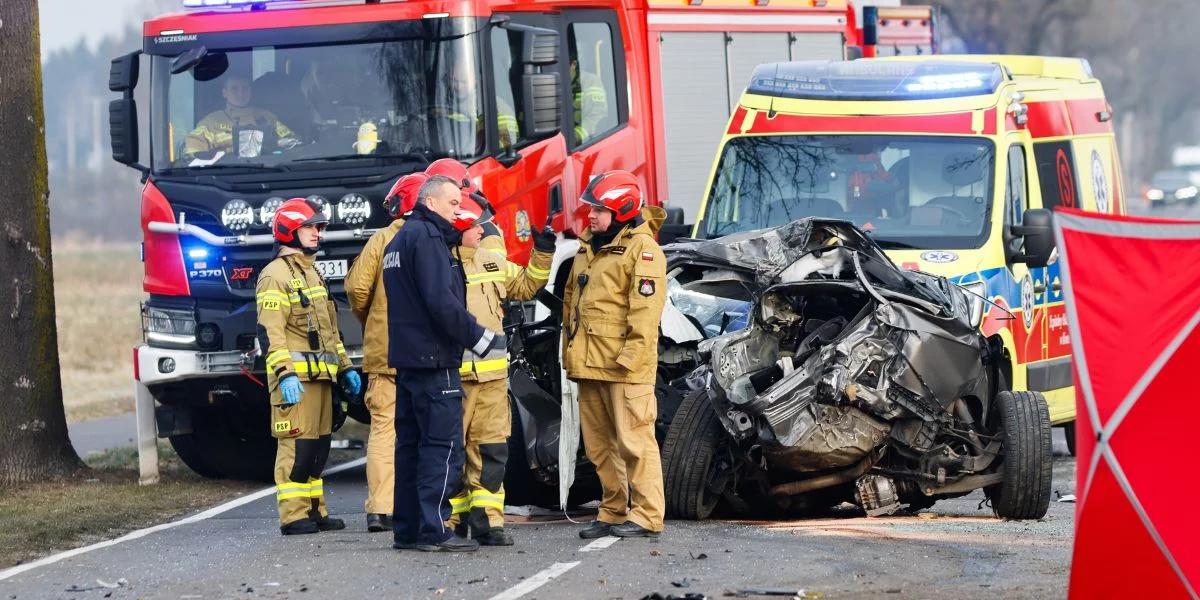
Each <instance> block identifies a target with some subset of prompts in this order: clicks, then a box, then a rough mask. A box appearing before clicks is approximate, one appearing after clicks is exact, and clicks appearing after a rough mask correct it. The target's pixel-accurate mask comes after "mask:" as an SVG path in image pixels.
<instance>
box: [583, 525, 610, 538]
mask: <svg viewBox="0 0 1200 600" xmlns="http://www.w3.org/2000/svg"><path fill="white" fill-rule="evenodd" d="M612 528H613V526H612V525H611V524H609V523H605V522H604V521H592V523H591V525H588V526H587V528H585V529H584V530H583V531H580V532H579V537H581V538H583V539H585V540H594V539H596V538H602V537H604V536H606V535H612Z"/></svg>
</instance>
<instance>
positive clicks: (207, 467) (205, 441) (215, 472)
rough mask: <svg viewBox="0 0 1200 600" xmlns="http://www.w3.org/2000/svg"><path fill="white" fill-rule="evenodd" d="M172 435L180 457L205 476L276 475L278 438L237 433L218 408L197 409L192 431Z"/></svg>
mask: <svg viewBox="0 0 1200 600" xmlns="http://www.w3.org/2000/svg"><path fill="white" fill-rule="evenodd" d="M169 439H170V440H171V447H173V448H174V449H175V453H176V454H178V455H179V458H180V460H182V461H183V463H184V464H186V465H187V466H188V467H189V468H190V469H192V470H193V471H195V472H196V473H197V474H199V475H202V476H204V477H208V478H212V479H242V480H247V481H263V482H270V481H272V479H273V475H272V473H273V472H274V469H275V439H274V438H271V437H269V436H263V437H246V436H243V435H240V434H238V433H237V431H236V430H235V429H234V428H233V427H232V426H231V425H230V424H229V423H228V422H227V418H226V414H225V412H224V411H223V410H221V409H219V408H206V409H198V410H196V411H195V412H193V414H192V433H186V434H181V435H173V436H171V437H170V438H169Z"/></svg>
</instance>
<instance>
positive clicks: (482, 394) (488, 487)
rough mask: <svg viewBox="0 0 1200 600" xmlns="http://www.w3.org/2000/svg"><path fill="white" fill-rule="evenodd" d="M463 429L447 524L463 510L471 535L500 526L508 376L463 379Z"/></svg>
mask: <svg viewBox="0 0 1200 600" xmlns="http://www.w3.org/2000/svg"><path fill="white" fill-rule="evenodd" d="M462 387H463V429H464V431H465V435H464V437H465V441H464V445H465V447H466V450H467V460H466V467H465V468H464V469H463V489H462V491H461V492H459V494H458V495H456V496H455V497H453V498H451V499H450V506H451V508H452V513H453V514H452V515H451V517H450V523H449V524H450V526H451V527H455V526H457V525H458V523H459V519H461V518H462V516H463V515H464V514H466V515H467V523H469V524H470V526H471V531H472V535H477V534H483V533H487V531H488V530H489V529H493V528H496V529H498V528H502V527H504V465H505V463H506V462H508V434H509V432H510V431H511V430H512V413H511V412H509V408H508V379H507V378H504V379H497V380H494V381H482V382H480V381H464V382H463V383H462Z"/></svg>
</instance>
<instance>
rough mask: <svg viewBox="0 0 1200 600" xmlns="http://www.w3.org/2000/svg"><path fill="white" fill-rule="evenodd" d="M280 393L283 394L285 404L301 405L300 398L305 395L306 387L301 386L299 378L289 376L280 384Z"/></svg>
mask: <svg viewBox="0 0 1200 600" xmlns="http://www.w3.org/2000/svg"><path fill="white" fill-rule="evenodd" d="M279 391H280V392H281V393H282V394H283V403H284V404H299V403H300V397H301V396H302V395H303V394H304V386H302V385H300V378H299V377H296V376H295V375H288V376H287V377H284V378H283V381H280V382H279Z"/></svg>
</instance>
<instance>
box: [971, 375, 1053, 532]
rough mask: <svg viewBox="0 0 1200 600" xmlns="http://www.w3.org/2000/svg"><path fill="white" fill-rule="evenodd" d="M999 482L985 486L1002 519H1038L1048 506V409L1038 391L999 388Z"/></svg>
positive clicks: (1049, 466) (994, 508)
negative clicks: (1000, 438) (1002, 443)
mask: <svg viewBox="0 0 1200 600" xmlns="http://www.w3.org/2000/svg"><path fill="white" fill-rule="evenodd" d="M996 410H997V411H998V412H999V413H1000V432H999V433H1000V435H1001V437H1002V439H1003V440H1004V445H1003V446H1002V447H1001V450H1002V455H1001V456H1000V461H1001V462H1000V466H999V472H1000V474H1001V475H1002V476H1003V479H1002V480H1001V482H1000V483H998V484H996V485H993V486H989V487H987V488H984V493H985V494H987V497H988V498H989V499H990V500H991V501H992V510H993V511H994V512H995V513H996V516H997V517H1000V518H1002V519H1040V518H1042V517H1044V516H1046V510H1047V509H1048V508H1049V506H1050V491H1051V490H1050V483H1051V468H1052V466H1053V464H1052V463H1053V461H1054V456H1053V450H1052V446H1051V443H1050V432H1051V429H1050V409H1049V408H1048V407H1047V406H1046V398H1045V397H1044V396H1042V395H1041V394H1039V393H1038V392H1007V391H1006V392H1000V393H999V394H997V395H996Z"/></svg>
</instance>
